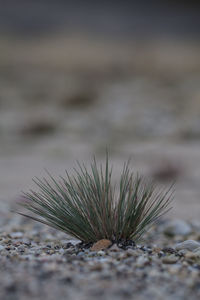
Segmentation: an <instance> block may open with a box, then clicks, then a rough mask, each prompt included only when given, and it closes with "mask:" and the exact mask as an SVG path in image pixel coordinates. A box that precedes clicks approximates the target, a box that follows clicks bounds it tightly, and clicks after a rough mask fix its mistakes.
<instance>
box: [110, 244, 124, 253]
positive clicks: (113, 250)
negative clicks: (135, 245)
mask: <svg viewBox="0 0 200 300" xmlns="http://www.w3.org/2000/svg"><path fill="white" fill-rule="evenodd" d="M109 250H110V251H112V252H118V251H120V250H121V249H120V248H119V247H118V246H117V244H114V245H112V247H110V249H109Z"/></svg>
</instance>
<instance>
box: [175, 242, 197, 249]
mask: <svg viewBox="0 0 200 300" xmlns="http://www.w3.org/2000/svg"><path fill="white" fill-rule="evenodd" d="M199 247H200V243H199V242H196V241H193V240H186V241H184V242H182V243H178V244H177V245H176V246H175V247H174V248H175V249H176V250H189V251H194V250H195V249H197V248H199Z"/></svg>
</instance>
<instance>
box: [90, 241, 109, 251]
mask: <svg viewBox="0 0 200 300" xmlns="http://www.w3.org/2000/svg"><path fill="white" fill-rule="evenodd" d="M111 245H112V242H111V241H110V240H106V239H102V240H99V241H98V242H96V243H95V244H94V245H93V246H92V248H91V249H90V250H91V251H100V250H104V249H107V248H108V247H109V246H111Z"/></svg>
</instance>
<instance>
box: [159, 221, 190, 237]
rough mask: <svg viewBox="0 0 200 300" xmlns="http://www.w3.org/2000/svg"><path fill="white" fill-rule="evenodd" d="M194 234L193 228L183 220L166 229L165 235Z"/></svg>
mask: <svg viewBox="0 0 200 300" xmlns="http://www.w3.org/2000/svg"><path fill="white" fill-rule="evenodd" d="M191 232H192V227H191V226H190V225H189V224H188V223H187V222H185V221H183V220H173V221H171V222H170V223H169V225H168V226H167V227H166V228H165V230H164V233H165V234H167V235H170V236H174V235H183V236H185V235H188V234H190V233H191Z"/></svg>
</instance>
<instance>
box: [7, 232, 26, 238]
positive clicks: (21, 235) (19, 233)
mask: <svg viewBox="0 0 200 300" xmlns="http://www.w3.org/2000/svg"><path fill="white" fill-rule="evenodd" d="M10 237H11V238H12V239H20V238H22V237H23V233H22V232H20V231H19V232H12V233H11V234H10Z"/></svg>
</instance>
